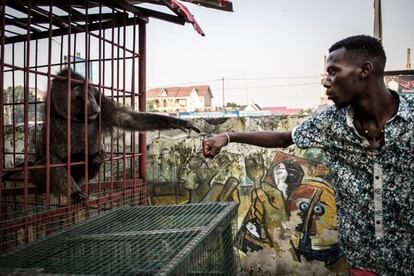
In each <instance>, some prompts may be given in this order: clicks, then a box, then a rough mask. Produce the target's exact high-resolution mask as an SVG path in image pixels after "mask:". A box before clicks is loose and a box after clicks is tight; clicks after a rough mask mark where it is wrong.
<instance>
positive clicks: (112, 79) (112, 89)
mask: <svg viewBox="0 0 414 276" xmlns="http://www.w3.org/2000/svg"><path fill="white" fill-rule="evenodd" d="M111 30H112V39H111V100H114V51H115V50H114V43H115V42H114V41H115V10H114V8H112V26H111ZM110 181H111V182H110V191H111V193H112V192H113V191H114V136H113V135H112V134H111V180H110ZM111 208H112V201H111Z"/></svg>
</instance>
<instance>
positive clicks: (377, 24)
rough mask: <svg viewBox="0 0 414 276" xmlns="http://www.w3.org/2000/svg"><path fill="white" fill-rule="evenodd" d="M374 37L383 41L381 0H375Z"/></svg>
mask: <svg viewBox="0 0 414 276" xmlns="http://www.w3.org/2000/svg"><path fill="white" fill-rule="evenodd" d="M374 37H375V38H377V39H378V40H379V41H380V42H381V43H382V18H381V0H374Z"/></svg>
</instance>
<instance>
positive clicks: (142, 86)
mask: <svg viewBox="0 0 414 276" xmlns="http://www.w3.org/2000/svg"><path fill="white" fill-rule="evenodd" d="M138 36H139V37H138V39H139V69H138V70H139V71H138V74H139V75H138V77H139V80H138V89H139V102H138V103H139V111H145V109H146V105H145V101H146V93H145V91H146V78H147V74H146V70H145V69H146V55H147V53H146V51H147V49H146V23H145V22H143V21H142V20H139V34H138ZM146 143H147V136H146V134H145V132H144V133H140V134H139V152H140V153H141V155H140V156H139V159H140V161H139V176H140V177H139V178H141V179H142V180H143V183H144V185H145V186H146V185H147V165H146V162H147V160H146V156H147V147H146ZM145 196H146V195H145Z"/></svg>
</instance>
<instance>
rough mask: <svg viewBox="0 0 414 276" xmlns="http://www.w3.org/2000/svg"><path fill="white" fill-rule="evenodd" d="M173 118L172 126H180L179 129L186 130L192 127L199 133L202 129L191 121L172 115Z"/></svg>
mask: <svg viewBox="0 0 414 276" xmlns="http://www.w3.org/2000/svg"><path fill="white" fill-rule="evenodd" d="M171 119H172V121H171V126H172V128H178V129H181V130H183V131H186V130H187V129H190V130H193V131H195V132H197V133H200V132H201V131H200V129H199V128H198V127H196V126H195V125H194V124H193V123H192V122H190V121H187V120H182V119H177V118H173V117H171Z"/></svg>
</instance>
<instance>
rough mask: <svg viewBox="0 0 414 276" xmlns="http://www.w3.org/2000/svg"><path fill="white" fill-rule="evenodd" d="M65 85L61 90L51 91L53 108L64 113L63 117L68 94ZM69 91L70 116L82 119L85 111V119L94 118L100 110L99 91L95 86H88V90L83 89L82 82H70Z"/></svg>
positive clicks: (66, 106)
mask: <svg viewBox="0 0 414 276" xmlns="http://www.w3.org/2000/svg"><path fill="white" fill-rule="evenodd" d="M65 88H66V87H65V86H63V87H62V90H64V91H63V93H62V91H53V93H52V103H53V105H54V108H55V109H57V111H58V113H59V114H61V115H62V114H65V115H64V116H63V117H65V118H67V115H66V114H67V108H68V105H67V101H68V95H67V93H66V91H67V90H65ZM69 93H70V118H71V120H74V121H84V120H85V112H86V114H87V119H88V120H89V121H90V120H95V119H96V118H97V116H98V114H99V113H100V112H101V108H100V107H99V104H98V102H99V91H98V90H97V89H96V88H95V87H91V86H89V87H88V91H86V90H85V86H84V85H83V84H72V89H71V91H70V92H69ZM55 111H56V110H55Z"/></svg>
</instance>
